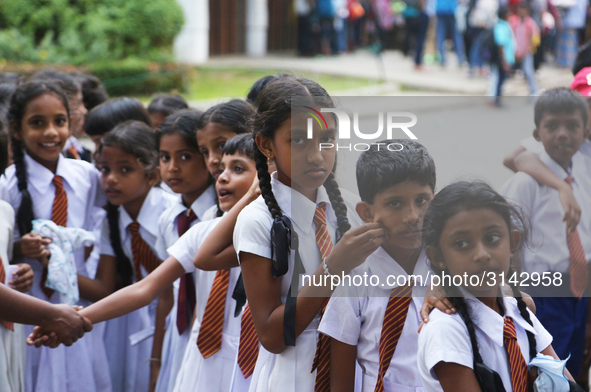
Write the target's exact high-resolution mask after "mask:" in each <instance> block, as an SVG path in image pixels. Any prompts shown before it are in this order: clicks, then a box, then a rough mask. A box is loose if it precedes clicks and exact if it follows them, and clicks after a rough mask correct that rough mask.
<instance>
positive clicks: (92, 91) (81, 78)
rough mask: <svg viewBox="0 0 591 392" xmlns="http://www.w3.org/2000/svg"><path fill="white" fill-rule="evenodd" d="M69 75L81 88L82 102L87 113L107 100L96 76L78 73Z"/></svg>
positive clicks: (106, 95) (105, 91) (102, 86)
mask: <svg viewBox="0 0 591 392" xmlns="http://www.w3.org/2000/svg"><path fill="white" fill-rule="evenodd" d="M70 75H72V76H73V77H74V78H76V80H77V81H78V83H80V86H81V87H82V101H83V102H84V107H86V110H88V111H89V112H90V111H91V110H92V109H94V108H95V107H96V106H98V105H100V104H101V103H103V102H105V101H106V100H107V99H109V94H107V90H106V89H105V86H104V85H103V84H102V83H101V81H100V80H99V78H97V77H96V76H94V75H90V74H85V73H81V72H78V71H72V72H70Z"/></svg>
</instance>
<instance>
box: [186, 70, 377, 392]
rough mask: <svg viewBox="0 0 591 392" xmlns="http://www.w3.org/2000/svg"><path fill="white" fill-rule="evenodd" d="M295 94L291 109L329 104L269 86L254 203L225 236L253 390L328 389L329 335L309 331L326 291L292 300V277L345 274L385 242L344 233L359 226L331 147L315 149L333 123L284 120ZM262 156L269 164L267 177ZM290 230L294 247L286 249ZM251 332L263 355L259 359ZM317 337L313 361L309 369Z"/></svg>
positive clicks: (313, 89)
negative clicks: (244, 301)
mask: <svg viewBox="0 0 591 392" xmlns="http://www.w3.org/2000/svg"><path fill="white" fill-rule="evenodd" d="M293 97H301V99H302V102H299V103H298V104H300V103H302V104H303V105H304V106H311V107H315V108H322V107H332V106H333V103H332V100H331V98H330V97H329V96H328V93H327V92H326V91H325V90H324V89H323V88H322V87H320V86H319V85H318V84H316V83H315V82H312V81H310V80H308V79H304V78H295V77H291V76H286V77H283V78H280V79H277V80H275V81H273V82H271V83H269V85H267V87H265V88H264V89H263V91H262V92H261V94H260V96H259V99H258V104H259V106H258V108H257V112H256V114H255V116H254V119H253V132H254V134H255V137H256V143H257V149H255V162H256V165H257V171H258V176H259V181H260V184H259V186H260V190H261V197H259V198H258V199H257V200H256V201H255V202H253V203H251V204H249V205H248V206H247V207H245V208H244V209H243V210H242V212H241V213H240V215H239V217H238V220H237V223H236V227H235V228H234V240H233V243H234V247H235V249H236V252H237V254H238V259H239V261H240V268H241V270H242V276H243V279H244V286H245V289H246V295H247V298H248V306H247V307H246V308H245V311H244V314H243V322H242V323H243V326H242V328H241V330H242V331H243V332H242V336H241V340H243V341H244V342H245V344H244V345H243V347H241V348H240V350H239V355H238V362H239V366H240V368H241V369H242V370H243V371H244V372H246V373H245V375H246V374H248V373H251V372H252V380H251V384H250V390H251V391H279V390H280V391H313V390H314V385H315V383H316V382H318V385H319V386H321V385H322V386H323V387H325V388H326V387H327V386H328V377H329V373H328V362H327V361H328V358H329V357H328V355H329V354H330V353H329V352H328V351H327V350H326V348H327V343H328V339H326V338H323V337H321V338H320V339H318V331H317V328H318V323H319V321H320V313H321V310H322V309H323V307H324V305H325V304H326V302H327V299H328V297H329V296H330V293H331V291H330V287H324V286H323V287H311V286H310V285H306V286H304V287H303V288H302V290H301V291H300V292H299V294H297V297H296V292H297V291H298V289H299V286H300V283H301V282H300V281H299V279H297V278H298V277H299V276H300V275H299V273H300V272H301V273H306V274H308V275H310V276H312V275H313V276H314V277H315V278H316V279H317V281H318V280H320V281H321V280H322V279H323V278H322V277H323V276H325V275H326V276H328V275H330V274H338V275H340V274H341V273H342V272H344V273H348V272H349V271H350V270H351V269H353V268H354V267H356V266H358V265H359V264H361V263H362V262H363V261H364V260H365V258H366V257H367V256H369V255H370V254H371V253H373V251H375V250H376V249H377V248H378V247H379V246H380V245H381V244H382V242H383V241H384V234H385V230H384V229H383V228H381V227H380V225H379V224H378V223H372V224H365V225H362V226H360V227H356V228H354V229H350V227H351V226H358V225H359V224H360V223H361V222H360V220H359V218H358V217H357V216H356V214H355V212H354V204H353V203H352V202H351V201H350V200H351V199H350V197H348V196H347V197H345V198H343V197H342V195H341V192H340V190H339V188H338V185H337V183H336V181H335V179H334V175H333V174H332V170H333V169H334V165H335V153H336V151H335V150H333V149H322V150H320V149H319V143H326V142H331V141H332V140H334V138H335V119H334V117H332V116H328V117H327V124H328V127H327V128H328V129H321V128H320V126H319V125H318V124H315V125H314V128H313V137H312V139H308V138H307V131H306V129H307V126H306V124H307V116H306V115H305V113H303V112H300V113H298V114H297V115H294V116H292V115H291V109H292V108H291V102H292V99H293ZM197 137H198V138H199V135H197ZM267 159H274V160H275V162H276V164H277V171H276V172H275V173H273V176H271V175H269V173H268V166H267ZM290 233H291V239H294V240H295V237H296V236H297V243H299V246H298V247H297V248H296V249H294V251H293V252H289V246H290V243H289V239H288V237H287V234H290ZM339 237H341V240H340V241H339V242H338V243H337V244H336V245H334V242H333V241H335V240H336V239H338V238H339ZM296 254H297V255H298V256H297V257H296ZM296 261H297V263H296ZM294 270H295V272H294ZM292 275H294V276H295V277H296V279H294V283H295V284H294V286H293V287H292V289H293V292H292V293H293V296H292V294H290V293H289V291H290V290H289V289H290V285H291V284H292ZM296 308H297V311H296ZM284 319H285V320H287V322H285V323H284ZM253 326H254V328H253ZM255 329H256V330H255ZM255 332H256V336H255ZM257 336H258V339H259V340H260V343H261V344H262V346H263V347H264V350H266V351H267V352H268V355H258V359H257V356H256V352H257V351H256V350H257V349H258V344H257V343H256V337H257ZM318 340H319V341H320V344H319V346H320V350H319V359H318V361H316V364H315V365H316V366H313V365H314V362H315V361H314V357H315V352H316V349H317V341H318ZM264 350H263V351H264ZM242 353H243V354H242ZM255 360H256V366H255ZM253 367H254V369H253ZM316 368H319V369H321V371H320V372H317V371H316ZM317 374H318V378H317Z"/></svg>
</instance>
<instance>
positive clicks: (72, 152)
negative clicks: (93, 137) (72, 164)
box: [66, 146, 80, 159]
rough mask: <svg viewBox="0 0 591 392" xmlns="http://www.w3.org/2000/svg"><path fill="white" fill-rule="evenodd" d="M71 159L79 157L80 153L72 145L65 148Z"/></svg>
mask: <svg viewBox="0 0 591 392" xmlns="http://www.w3.org/2000/svg"><path fill="white" fill-rule="evenodd" d="M66 151H67V152H68V153H69V154H70V156H71V157H72V159H80V153H79V152H78V150H76V147H74V146H72V147H70V148H68V149H67V150H66Z"/></svg>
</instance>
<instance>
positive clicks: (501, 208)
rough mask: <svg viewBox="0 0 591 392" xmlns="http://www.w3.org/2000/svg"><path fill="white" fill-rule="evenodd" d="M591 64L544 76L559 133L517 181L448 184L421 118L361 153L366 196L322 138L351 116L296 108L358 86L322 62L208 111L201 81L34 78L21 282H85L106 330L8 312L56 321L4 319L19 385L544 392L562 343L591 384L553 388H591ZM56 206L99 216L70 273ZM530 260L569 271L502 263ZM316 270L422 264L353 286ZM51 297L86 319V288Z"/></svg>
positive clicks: (44, 298) (11, 208) (1, 344)
mask: <svg viewBox="0 0 591 392" xmlns="http://www.w3.org/2000/svg"><path fill="white" fill-rule="evenodd" d="M590 71H591V68H584V69H582V70H581V71H580V72H584V73H585V75H591V72H590ZM582 78H584V77H583V76H580V75H577V77H576V78H575V82H573V89H572V90H569V89H566V88H558V89H553V90H549V91H547V92H545V93H544V94H542V96H541V97H539V99H538V100H537V102H536V106H535V119H534V120H535V127H536V128H535V131H534V132H533V138H534V139H535V140H533V141H531V140H526V141H524V143H523V146H524V147H523V148H520V149H519V150H516V152H515V153H514V154H513V155H512V156H511V157H508V158H507V160H506V162H505V163H506V164H507V165H508V166H509V167H511V168H513V169H516V170H519V172H518V173H516V174H515V176H514V177H512V178H511V179H510V180H509V181H508V182H507V183H506V184H505V186H503V188H502V189H501V190H500V192H498V191H496V190H494V189H493V188H492V187H491V186H489V185H487V184H486V183H484V182H480V181H472V182H467V181H460V182H456V183H452V184H450V185H448V186H446V187H445V188H443V189H442V190H440V191H438V192H436V190H437V189H436V177H437V176H436V165H435V162H434V161H433V159H432V157H431V156H430V155H429V153H428V151H427V150H426V149H425V147H423V146H422V145H421V144H419V143H418V142H415V141H411V140H402V139H400V140H386V141H383V142H384V143H397V144H399V145H400V146H401V147H402V148H401V149H400V150H399V151H396V152H394V151H389V150H384V149H381V150H380V149H379V148H377V147H376V146H373V147H372V148H370V149H369V150H368V151H364V152H363V153H362V154H361V155H360V158H359V160H358V161H357V164H356V165H357V166H356V177H357V185H358V190H359V197H360V199H357V197H356V196H355V195H353V194H351V193H349V192H347V191H346V190H341V189H340V188H339V186H338V184H337V182H336V180H335V168H336V151H335V149H319V148H318V146H319V145H320V143H331V142H332V141H334V139H335V138H336V130H335V129H336V125H337V123H336V117H333V116H329V115H328V116H326V124H325V126H321V125H320V123H312V132H311V133H310V132H309V131H308V124H309V122H308V117H309V115H308V114H307V113H305V112H304V111H297V110H296V111H295V112H293V111H292V110H293V106H294V104H295V103H296V102H297V104H298V105H300V104H302V103H303V104H304V105H303V106H306V107H310V108H326V107H334V102H333V100H332V98H331V97H330V96H329V94H328V93H327V92H326V91H325V90H324V89H323V88H322V87H321V86H320V85H318V84H317V83H315V82H313V81H311V80H308V79H305V78H297V77H294V76H290V75H274V76H273V77H271V78H266V79H265V81H264V83H257V84H255V86H254V88H253V91H251V94H249V101H243V100H238V99H235V100H232V101H229V102H226V103H221V104H218V105H215V106H213V107H211V108H210V109H208V110H206V111H205V112H203V113H202V112H200V111H197V110H194V109H190V108H189V107H188V105H187V104H186V102H184V101H183V100H182V98H180V97H168V96H162V95H159V96H156V97H155V98H154V101H153V102H152V104H151V105H150V106H149V107H148V110H146V109H145V108H144V107H143V105H142V103H141V102H139V101H137V100H135V99H133V98H115V99H111V100H108V99H107V97H106V96H105V94H104V90H102V89H101V88H100V85H97V84H96V83H94V84H93V86H94V88H93V89H90V90H84V88H83V83H84V80H83V76H81V75H79V74H76V75H69V74H64V73H60V72H55V71H51V72H45V73H41V74H38V75H35V76H33V77H31V78H29V79H27V80H23V81H19V82H18V83H16V84H14V85H11V86H10V88H11V89H12V93H11V96H10V101H9V103H8V105H7V107H8V111H7V113H6V124H7V127H6V128H7V133H8V134H9V135H10V138H7V137H3V138H0V147H1V148H0V157H1V158H2V159H0V163H2V166H1V167H0V169H2V172H4V175H3V176H2V177H1V178H0V199H2V200H4V202H2V203H1V204H0V207H2V210H1V211H2V214H3V220H2V223H1V226H0V229H1V230H2V231H0V236H1V237H0V247H1V248H0V257H1V258H2V263H0V286H2V283H4V282H5V281H6V283H7V285H9V286H10V287H12V288H13V289H14V290H18V291H21V292H28V293H29V294H30V295H32V296H33V297H36V298H37V299H38V300H40V301H39V303H44V302H46V303H51V304H55V306H58V305H57V304H59V303H60V302H62V295H61V294H62V292H61V291H60V290H61V287H62V286H63V285H60V284H62V283H64V281H66V283H71V282H73V284H74V286H75V290H74V291H75V292H76V293H77V294H78V297H76V298H77V300H76V301H75V303H71V305H76V306H83V307H84V308H83V309H82V308H80V307H77V308H76V310H78V312H79V315H80V321H81V322H83V324H84V325H83V329H84V330H85V331H87V332H89V329H90V323H92V324H93V325H94V330H93V331H92V332H89V333H87V334H86V335H85V336H84V337H82V338H81V339H79V340H78V341H77V342H76V343H75V344H74V345H71V346H65V345H62V346H58V345H59V343H60V342H64V343H68V344H70V343H72V340H73V339H69V340H68V339H65V338H64V335H66V334H67V333H66V332H65V331H64V328H63V326H59V325H55V323H53V324H52V323H51V322H47V321H46V320H39V321H38V320H33V319H31V318H26V317H23V316H21V315H19V314H18V313H19V311H18V310H16V309H14V307H9V308H8V309H7V310H4V308H2V313H1V314H2V316H1V318H2V319H3V320H4V319H6V321H10V320H15V321H24V322H30V323H32V324H38V325H39V326H38V327H35V328H32V327H29V326H27V327H23V326H22V325H17V324H10V323H5V322H2V325H0V383H1V384H0V387H1V389H2V391H4V390H6V391H9V392H16V391H22V390H25V391H27V392H29V391H30V392H38V391H39V392H40V391H50V392H57V391H60V392H62V391H68V392H69V391H72V392H74V391H76V392H78V391H89V392H95V391H105V392H111V391H113V392H147V391H177V392H189V391H191V392H193V391H195V392H198V391H209V390H211V391H224V392H226V391H228V392H229V391H251V392H259V391H264V392H267V391H294V392H295V391H298V392H299V391H310V392H312V391H314V392H316V391H403V392H406V391H421V390H424V391H446V392H448V391H503V390H504V391H519V392H525V391H527V390H528V388H529V387H530V386H531V385H532V383H534V382H536V380H540V379H542V377H541V376H540V377H538V379H536V378H535V377H534V376H530V372H529V370H528V364H530V363H531V361H532V360H533V359H534V358H535V357H536V356H537V355H538V354H542V355H545V356H547V357H545V358H546V360H552V361H554V360H556V361H557V360H559V359H563V360H566V359H567V358H568V362H567V365H566V367H567V370H565V373H564V375H563V376H562V378H560V381H561V382H562V386H561V387H562V388H565V385H566V388H572V389H546V390H577V389H576V388H577V387H576V384H574V380H575V378H576V377H580V375H581V373H584V372H585V369H583V366H584V365H583V350H584V348H585V345H584V344H583V340H584V338H585V331H586V323H587V316H588V312H587V303H588V301H587V298H586V292H587V291H586V288H587V285H588V283H589V279H588V264H587V263H588V262H589V261H590V259H591V215H590V214H591V210H589V208H588V207H589V205H590V202H591V193H590V191H589V190H590V189H591V170H589V168H590V167H591V154H590V153H589V150H590V149H589V145H591V142H589V140H587V138H588V137H589V131H588V129H589V125H588V124H589V109H588V104H587V102H588V101H587V102H586V101H585V98H583V97H582V96H581V94H582V95H584V96H585V97H587V96H588V90H589V88H588V86H589V83H587V85H586V86H584V85H583V83H581V82H580V81H581V80H582ZM89 79H90V78H87V80H89ZM585 80H588V78H587V79H585ZM95 82H96V81H95ZM85 91H86V92H87V94H88V97H87V96H85V95H84V94H85ZM579 93H581V94H579ZM89 102H93V103H94V104H95V106H94V107H92V108H90V107H88V105H89ZM85 105H86V106H85ZM81 106H85V108H84V109H83V108H82V107H81ZM86 110H88V111H89V112H88V114H86ZM155 123H158V124H159V125H158V126H157V127H153V125H154V124H155ZM74 128H76V129H78V132H81V131H80V130H82V129H83V130H84V131H85V132H86V133H87V134H88V135H89V136H91V137H92V139H93V141H94V143H95V145H96V149H94V152H93V153H90V152H89V153H88V154H86V153H85V151H86V148H85V147H83V149H79V148H78V147H79V141H78V140H73V139H76V136H77V135H79V134H80V133H75V132H74ZM9 145H10V149H11V152H12V154H11V155H10V156H9V154H8V148H9V147H8V146H9ZM72 148H73V149H72ZM74 150H76V152H77V154H76V153H74ZM85 159H86V160H88V161H92V163H90V162H86V161H85ZM11 162H12V164H10V163H11ZM4 169H5V170H4ZM39 219H44V220H49V221H52V222H53V223H54V224H55V225H56V227H58V231H59V232H60V233H62V235H64V236H65V235H66V234H65V233H68V234H71V233H72V232H71V231H67V230H70V229H71V230H74V231H75V232H76V233H81V232H82V231H85V232H89V233H94V234H95V235H94V238H95V240H94V243H92V242H91V243H90V244H86V246H79V247H78V248H77V249H75V250H72V251H71V260H72V266H73V270H72V269H71V270H70V272H69V274H62V275H60V274H56V266H55V265H56V264H55V258H54V257H55V254H56V253H55V252H56V251H55V249H56V246H57V244H54V243H52V241H51V240H49V239H47V238H45V237H42V236H40V235H39V234H38V233H36V232H35V231H33V228H34V227H35V225H36V222H38V221H37V220H39ZM59 238H61V237H59ZM540 244H541V246H539V245H540ZM12 265H16V266H17V267H12ZM521 271H524V272H527V273H530V274H531V273H534V272H536V273H539V274H542V275H543V274H544V273H551V274H555V273H559V274H560V277H561V279H560V282H559V283H556V282H555V283H556V284H553V285H552V287H551V288H548V287H545V288H543V290H542V289H541V288H538V291H535V290H534V291H529V292H528V294H530V295H531V297H533V300H532V298H530V297H528V296H527V295H526V294H525V293H524V292H527V290H526V289H525V287H523V286H519V285H518V284H516V283H515V282H512V281H509V283H510V284H509V285H507V286H506V287H502V286H501V285H499V284H497V280H496V279H495V277H498V276H500V275H504V276H511V275H513V274H514V272H521ZM485 272H492V273H493V275H492V276H490V275H487V276H489V278H488V280H486V281H484V280H483V282H482V284H480V285H476V286H473V285H469V284H467V283H465V284H463V285H445V284H444V285H442V286H441V287H439V288H436V289H435V290H433V289H430V288H428V287H427V282H428V280H427V279H426V278H427V277H428V276H429V275H430V274H438V275H441V274H447V275H450V276H465V275H469V276H473V275H482V274H483V273H485ZM11 274H12V276H10V275H11ZM301 274H306V275H308V276H309V277H311V281H312V282H317V281H322V279H324V280H325V282H326V279H327V278H328V279H329V281H330V278H331V276H332V275H338V276H342V275H349V276H356V275H361V276H369V277H373V276H377V277H379V278H380V280H381V281H383V282H386V281H388V280H387V278H386V277H387V276H403V277H408V278H411V277H412V279H409V281H410V282H409V284H399V283H398V282H399V280H398V281H396V282H390V281H388V284H387V285H381V286H377V287H374V286H361V287H342V286H341V287H339V288H337V289H336V290H334V292H333V288H332V287H331V286H330V284H329V285H314V284H310V283H307V284H306V283H305V280H301V279H299V277H300V275H301ZM553 276H554V275H553ZM5 277H8V278H7V279H5ZM418 278H425V279H422V280H421V279H418ZM60 279H61V280H60ZM3 289H4V288H3ZM56 291H58V292H57V293H56ZM68 292H70V291H68ZM0 294H2V295H3V298H4V294H3V292H0ZM3 301H4V299H3ZM10 301H21V299H20V297H19V296H12V297H10ZM27 305H28V307H25V305H23V307H24V308H30V307H32V306H34V305H35V306H36V309H40V310H39V311H43V312H45V313H47V314H50V315H51V316H48V317H52V318H53V317H57V318H59V317H63V318H64V319H68V320H69V325H73V324H75V323H74V321H72V320H70V319H71V314H65V312H66V311H65V310H64V309H63V308H60V307H52V308H50V309H53V310H52V311H49V310H47V309H44V310H41V309H43V308H42V307H41V305H39V304H38V303H37V302H35V303H29V304H27ZM431 308H436V309H435V310H433V312H432V313H430V314H429V310H430V309H431ZM58 310H59V311H58ZM60 311H61V313H60ZM429 319H430V320H429ZM72 328H73V327H72ZM419 330H420V332H419ZM77 331H78V332H79V335H81V331H80V326H78V330H77ZM29 334H30V335H29ZM25 335H29V338H28V342H29V344H31V346H29V347H27V348H25V344H24V343H25V341H24V339H25ZM56 346H58V347H57V348H56ZM569 356H570V357H569ZM585 366H586V368H587V369H588V367H589V365H588V364H586V365H585ZM573 377H575V378H573ZM536 388H541V385H540V383H538V384H536ZM556 388H558V386H556Z"/></svg>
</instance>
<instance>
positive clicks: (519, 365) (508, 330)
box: [503, 317, 528, 392]
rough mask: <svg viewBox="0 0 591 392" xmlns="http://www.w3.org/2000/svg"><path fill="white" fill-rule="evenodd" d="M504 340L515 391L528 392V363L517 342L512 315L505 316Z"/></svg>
mask: <svg viewBox="0 0 591 392" xmlns="http://www.w3.org/2000/svg"><path fill="white" fill-rule="evenodd" d="M503 340H504V341H505V348H506V349H507V356H508V357H509V369H510V370H511V385H512V386H513V392H527V378H528V372H527V363H526V362H525V359H524V358H523V355H522V354H521V349H520V348H519V344H518V343H517V333H516V332H515V324H514V323H513V320H512V319H511V317H505V326H504V327H503Z"/></svg>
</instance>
